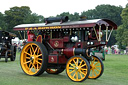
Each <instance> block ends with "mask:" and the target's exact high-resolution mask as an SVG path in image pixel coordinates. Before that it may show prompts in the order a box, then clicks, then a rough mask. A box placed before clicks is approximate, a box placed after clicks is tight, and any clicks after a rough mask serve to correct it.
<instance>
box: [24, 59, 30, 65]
mask: <svg viewBox="0 0 128 85" xmlns="http://www.w3.org/2000/svg"><path fill="white" fill-rule="evenodd" d="M29 62H31V60H30V61H27V62H25V63H23V64H27V63H29Z"/></svg>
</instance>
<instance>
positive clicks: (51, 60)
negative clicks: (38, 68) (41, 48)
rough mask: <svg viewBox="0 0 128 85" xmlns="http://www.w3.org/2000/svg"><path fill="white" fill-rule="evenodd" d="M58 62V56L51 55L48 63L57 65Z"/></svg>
mask: <svg viewBox="0 0 128 85" xmlns="http://www.w3.org/2000/svg"><path fill="white" fill-rule="evenodd" d="M57 62H58V55H49V56H48V63H57Z"/></svg>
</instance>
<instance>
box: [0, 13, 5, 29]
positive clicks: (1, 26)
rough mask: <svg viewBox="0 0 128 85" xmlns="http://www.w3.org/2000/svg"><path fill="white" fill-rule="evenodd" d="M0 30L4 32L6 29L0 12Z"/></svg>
mask: <svg viewBox="0 0 128 85" xmlns="http://www.w3.org/2000/svg"><path fill="white" fill-rule="evenodd" d="M0 28H1V29H2V30H6V28H7V26H6V23H5V21H4V14H2V13H1V12H0Z"/></svg>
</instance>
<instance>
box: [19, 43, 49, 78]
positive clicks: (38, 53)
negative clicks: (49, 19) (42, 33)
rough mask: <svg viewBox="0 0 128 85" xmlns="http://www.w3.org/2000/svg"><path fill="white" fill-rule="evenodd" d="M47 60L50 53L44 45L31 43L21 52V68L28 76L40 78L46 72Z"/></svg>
mask: <svg viewBox="0 0 128 85" xmlns="http://www.w3.org/2000/svg"><path fill="white" fill-rule="evenodd" d="M47 58H48V53H47V50H46V48H45V46H44V45H43V44H42V43H39V42H29V43H27V44H26V45H25V46H24V47H23V49H22V51H21V56H20V64H21V68H22V70H23V71H24V73H26V74H27V75H32V76H38V75H40V74H42V73H43V72H44V71H45V70H46V68H47V62H48V59H47Z"/></svg>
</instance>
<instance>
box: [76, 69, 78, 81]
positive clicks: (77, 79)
mask: <svg viewBox="0 0 128 85" xmlns="http://www.w3.org/2000/svg"><path fill="white" fill-rule="evenodd" d="M76 80H78V72H77V71H76Z"/></svg>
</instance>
